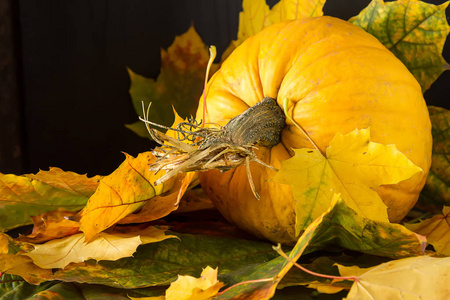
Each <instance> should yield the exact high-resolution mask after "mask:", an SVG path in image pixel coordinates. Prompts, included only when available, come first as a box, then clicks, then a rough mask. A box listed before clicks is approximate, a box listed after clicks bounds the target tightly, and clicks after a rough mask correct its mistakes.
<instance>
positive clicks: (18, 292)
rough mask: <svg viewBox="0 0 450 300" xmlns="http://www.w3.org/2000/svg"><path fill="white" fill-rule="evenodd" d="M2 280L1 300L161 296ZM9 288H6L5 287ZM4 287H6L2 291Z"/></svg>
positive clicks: (10, 277)
mask: <svg viewBox="0 0 450 300" xmlns="http://www.w3.org/2000/svg"><path fill="white" fill-rule="evenodd" d="M4 275H5V276H4V277H2V278H0V283H1V284H0V298H1V299H5V300H6V299H40V300H41V299H42V300H43V299H46V300H50V299H58V300H60V299H70V300H86V299H97V300H102V299H109V300H128V299H129V298H128V297H127V295H146V294H148V295H151V294H160V293H158V291H155V292H151V291H150V292H149V291H148V289H140V290H137V291H136V290H121V289H116V288H112V287H105V286H101V285H90V284H77V283H72V282H58V281H48V282H43V283H41V284H40V285H31V284H28V283H27V282H25V281H23V279H21V278H20V277H18V276H14V275H8V274H4ZM8 283H11V284H9V286H7V287H5V285H8ZM2 287H5V288H3V289H2Z"/></svg>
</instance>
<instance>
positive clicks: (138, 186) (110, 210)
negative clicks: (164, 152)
mask: <svg viewBox="0 0 450 300" xmlns="http://www.w3.org/2000/svg"><path fill="white" fill-rule="evenodd" d="M125 156H126V158H125V161H124V162H123V163H122V164H121V165H120V166H119V168H117V170H115V171H114V172H113V173H112V174H111V175H108V176H106V177H104V178H103V179H102V180H101V181H100V184H99V186H98V188H97V190H96V191H95V193H94V195H92V197H91V198H90V199H89V201H88V203H87V205H86V207H85V208H84V209H83V210H82V212H81V219H80V229H81V231H83V232H84V234H85V236H86V240H87V241H89V240H90V239H92V238H93V237H94V236H95V235H96V234H98V233H99V232H101V231H103V230H105V229H106V228H109V227H110V226H112V225H114V224H116V223H117V222H119V221H120V220H121V219H123V218H125V217H126V216H127V215H129V214H130V213H133V212H134V211H136V210H137V209H139V208H141V207H142V206H143V205H144V204H145V203H146V202H147V201H148V200H149V199H151V198H152V197H154V196H157V195H160V194H162V193H164V192H166V191H168V190H170V189H171V188H172V185H173V183H174V180H173V179H170V180H168V181H166V182H165V183H163V184H160V185H158V186H154V184H153V183H154V182H155V180H156V179H157V178H159V177H160V176H162V175H163V174H164V173H165V172H164V171H162V172H159V173H158V174H156V175H155V174H154V173H153V172H152V171H150V170H149V165H150V164H151V163H153V162H154V161H155V160H156V159H155V157H154V156H153V154H152V153H151V152H144V153H141V154H139V155H138V157H136V158H134V157H132V156H130V155H128V154H125Z"/></svg>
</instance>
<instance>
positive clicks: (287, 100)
mask: <svg viewBox="0 0 450 300" xmlns="http://www.w3.org/2000/svg"><path fill="white" fill-rule="evenodd" d="M288 104H289V99H288V98H286V99H284V101H283V110H284V114H285V115H286V118H288V119H289V120H290V121H291V122H292V123H293V124H294V125H295V127H297V128H298V130H300V131H301V132H302V133H303V135H304V136H306V138H307V139H308V141H309V142H310V143H311V144H312V145H313V146H314V148H316V149H317V151H319V153H322V151H321V150H320V149H319V147H318V146H317V145H316V143H314V141H313V140H312V139H311V138H310V137H309V135H308V134H307V133H306V131H305V130H304V129H303V127H301V126H300V124H298V123H297V122H295V121H294V119H293V118H292V117H291V116H290V115H289V112H288ZM322 155H323V156H325V155H324V154H323V153H322Z"/></svg>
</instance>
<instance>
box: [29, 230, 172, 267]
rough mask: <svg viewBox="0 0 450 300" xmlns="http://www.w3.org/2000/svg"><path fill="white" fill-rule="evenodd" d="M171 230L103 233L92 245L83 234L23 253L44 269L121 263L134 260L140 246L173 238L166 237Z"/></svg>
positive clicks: (36, 246) (39, 245) (170, 236)
mask: <svg viewBox="0 0 450 300" xmlns="http://www.w3.org/2000/svg"><path fill="white" fill-rule="evenodd" d="M165 230H167V228H165V227H164V228H161V229H159V228H156V227H153V226H150V227H148V228H146V229H144V230H141V231H137V232H130V233H113V234H108V233H104V232H102V233H100V234H99V235H97V236H96V237H95V238H94V239H93V240H91V241H90V242H89V243H87V242H86V239H85V236H84V234H82V233H79V234H74V235H72V236H69V237H66V238H62V239H57V240H51V241H49V242H47V243H44V244H32V245H33V246H34V250H32V251H30V252H28V253H23V254H22V255H25V256H28V257H30V258H31V259H32V260H33V263H34V264H35V265H37V266H39V267H41V268H43V269H53V268H64V267H65V266H67V265H68V264H70V263H79V262H83V261H86V260H88V259H95V260H97V261H99V260H118V259H120V258H123V257H129V256H132V255H133V253H134V252H136V248H137V247H138V246H139V245H143V244H148V243H155V242H159V241H162V240H165V239H168V238H173V237H175V236H173V235H165V233H164V232H165Z"/></svg>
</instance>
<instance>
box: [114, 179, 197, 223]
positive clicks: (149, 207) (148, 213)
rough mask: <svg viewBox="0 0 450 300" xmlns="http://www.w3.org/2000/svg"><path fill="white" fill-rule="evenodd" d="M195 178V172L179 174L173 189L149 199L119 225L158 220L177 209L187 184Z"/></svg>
mask: <svg viewBox="0 0 450 300" xmlns="http://www.w3.org/2000/svg"><path fill="white" fill-rule="evenodd" d="M196 176H197V174H196V173H195V172H188V173H186V174H179V175H178V176H177V177H176V179H175V183H174V185H173V187H172V188H171V189H170V190H169V191H168V192H167V193H165V195H160V196H155V197H153V198H150V199H149V200H148V201H147V202H146V203H145V204H144V206H143V207H142V208H141V209H140V210H139V212H137V213H135V214H129V215H128V216H126V217H125V218H123V219H122V220H120V221H119V222H118V223H119V224H129V223H143V222H150V221H154V220H158V219H160V218H162V217H165V216H167V215H168V214H170V213H171V212H172V211H174V210H177V209H178V204H179V203H180V200H181V197H182V196H183V195H184V192H185V191H186V190H187V188H188V187H189V184H190V183H191V182H192V181H193V179H194V178H195V177H196Z"/></svg>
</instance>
